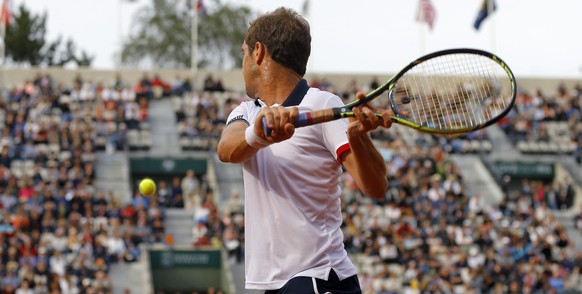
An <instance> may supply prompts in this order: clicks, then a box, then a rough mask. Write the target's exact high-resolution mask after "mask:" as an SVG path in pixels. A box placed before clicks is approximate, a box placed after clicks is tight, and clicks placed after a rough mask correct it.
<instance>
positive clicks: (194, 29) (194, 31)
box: [190, 0, 200, 81]
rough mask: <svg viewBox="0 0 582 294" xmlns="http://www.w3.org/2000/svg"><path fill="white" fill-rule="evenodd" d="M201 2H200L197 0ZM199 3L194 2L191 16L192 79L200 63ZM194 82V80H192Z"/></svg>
mask: <svg viewBox="0 0 582 294" xmlns="http://www.w3.org/2000/svg"><path fill="white" fill-rule="evenodd" d="M197 1H200V0H197ZM197 1H192V2H193V3H192V9H191V10H192V11H191V16H190V18H191V19H190V25H191V28H190V33H191V36H190V42H191V43H192V44H191V47H192V52H191V53H190V54H191V55H190V63H191V64H190V67H191V69H192V79H194V76H195V75H196V72H197V71H198V62H197V60H198V59H197V54H198V3H197ZM192 81H193V80H192Z"/></svg>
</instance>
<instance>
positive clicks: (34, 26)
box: [5, 4, 93, 66]
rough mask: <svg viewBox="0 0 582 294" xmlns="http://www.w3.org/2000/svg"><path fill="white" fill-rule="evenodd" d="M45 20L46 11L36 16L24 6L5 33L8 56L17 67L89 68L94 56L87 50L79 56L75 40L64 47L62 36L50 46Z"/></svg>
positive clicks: (68, 41) (20, 7) (69, 41)
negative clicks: (67, 66)
mask: <svg viewBox="0 0 582 294" xmlns="http://www.w3.org/2000/svg"><path fill="white" fill-rule="evenodd" d="M46 20H47V14H46V12H45V13H43V14H42V15H33V14H32V13H31V12H30V11H29V10H28V9H27V8H26V7H25V6H24V5H23V4H21V5H20V6H19V8H18V12H17V13H15V14H14V15H13V19H12V22H11V23H10V26H9V27H8V30H7V32H6V39H5V42H6V57H7V58H9V59H10V60H11V61H12V62H14V63H16V64H29V65H32V66H39V65H46V66H65V65H67V64H69V63H71V62H72V63H75V64H76V65H77V66H90V65H91V62H92V61H93V57H92V56H89V55H88V54H87V53H86V52H85V51H80V53H79V52H78V51H79V50H78V49H77V46H76V45H75V42H74V41H73V40H71V39H69V40H67V42H66V43H65V44H63V45H61V43H62V37H61V36H59V37H57V39H56V40H54V41H52V42H48V43H47V41H46V39H45V35H46ZM78 54H79V55H78Z"/></svg>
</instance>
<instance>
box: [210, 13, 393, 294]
mask: <svg viewBox="0 0 582 294" xmlns="http://www.w3.org/2000/svg"><path fill="white" fill-rule="evenodd" d="M242 53H243V65H242V71H243V75H244V81H245V88H246V94H247V95H248V96H249V97H251V98H253V100H252V101H247V102H243V103H241V104H240V105H239V106H238V107H236V108H235V109H234V110H233V111H232V112H231V114H230V115H229V118H228V121H227V125H226V127H225V129H224V131H223V132H222V136H221V138H220V142H219V144H218V147H217V153H218V156H219V158H220V160H222V161H224V162H232V163H242V167H243V178H244V192H245V228H246V229H245V271H246V288H248V289H258V290H264V291H266V292H265V293H298V294H309V293H361V289H360V285H359V281H358V277H357V273H356V268H355V267H354V265H353V264H352V262H351V261H350V260H349V258H348V255H347V252H346V251H345V249H344V246H343V234H342V231H341V229H340V225H341V223H342V214H341V208H340V195H341V193H342V192H341V189H340V175H341V172H342V169H341V168H342V165H343V166H344V167H345V169H346V170H347V171H348V172H349V173H350V174H351V176H352V177H353V178H354V180H355V181H356V183H357V185H358V187H360V188H361V190H362V192H363V193H364V194H365V195H368V196H370V197H375V198H382V197H384V192H385V190H386V188H387V180H386V167H385V164H384V161H383V159H382V157H381V155H380V154H379V152H378V151H377V150H376V148H375V147H374V145H373V144H372V141H371V140H370V138H369V136H368V132H369V131H370V130H373V129H376V128H377V127H379V126H382V127H390V126H391V121H390V119H389V118H388V117H389V116H390V115H391V113H390V112H389V111H384V112H383V118H384V119H379V118H377V117H376V116H375V115H374V113H373V112H374V111H375V110H374V109H373V108H371V107H370V106H364V107H359V108H356V109H354V110H353V111H354V113H355V115H356V117H355V118H350V119H349V120H348V119H342V120H335V121H332V122H328V123H323V124H318V125H314V126H309V127H304V128H298V129H295V128H294V126H293V124H292V123H293V121H294V119H295V118H296V117H297V115H298V113H299V111H304V110H305V111H306V110H309V111H313V110H318V109H323V108H330V107H337V106H341V105H343V104H342V101H341V99H340V98H339V97H338V96H336V95H335V94H332V93H329V92H325V91H321V90H319V89H317V88H310V87H309V86H308V84H307V81H306V80H305V79H303V76H304V75H305V71H306V66H307V60H308V59H309V55H310V53H311V35H310V28H309V24H308V22H307V21H306V20H305V19H303V18H302V17H301V16H300V15H299V14H298V13H296V12H295V11H293V10H291V9H287V8H283V7H282V8H278V9H276V10H275V11H272V12H270V13H266V14H264V15H262V16H259V17H258V18H257V19H256V20H254V21H253V22H252V23H251V24H250V27H249V28H248V31H247V33H246V37H245V40H244V42H243V45H242ZM358 95H359V97H362V96H363V93H359V94H358ZM263 117H266V119H267V125H268V127H269V128H271V129H272V132H271V134H270V135H269V136H266V135H265V134H264V130H263V123H262V118H263Z"/></svg>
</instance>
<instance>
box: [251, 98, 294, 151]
mask: <svg viewBox="0 0 582 294" xmlns="http://www.w3.org/2000/svg"><path fill="white" fill-rule="evenodd" d="M298 115H299V110H298V109H297V107H289V108H286V107H284V106H277V107H264V108H263V109H262V110H261V112H260V113H259V115H258V117H257V119H256V120H255V133H257V134H260V136H261V137H262V138H264V139H265V140H267V141H268V142H269V143H277V142H281V141H285V140H287V139H289V138H291V137H292V136H293V134H294V133H295V125H294V124H293V123H294V122H295V119H296V118H297V116H298ZM263 117H265V118H266V119H267V127H269V129H270V130H271V133H270V134H269V135H268V136H267V135H266V134H265V130H264V128H263Z"/></svg>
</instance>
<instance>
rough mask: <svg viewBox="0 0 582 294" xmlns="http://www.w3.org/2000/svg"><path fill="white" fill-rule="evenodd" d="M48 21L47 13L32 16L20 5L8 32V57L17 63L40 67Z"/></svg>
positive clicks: (6, 40) (6, 39) (6, 41)
mask: <svg viewBox="0 0 582 294" xmlns="http://www.w3.org/2000/svg"><path fill="white" fill-rule="evenodd" d="M46 19H47V16H46V12H45V13H44V14H42V15H32V14H31V13H30V11H28V10H27V9H26V7H25V6H24V5H20V6H19V7H18V12H17V13H14V14H13V19H12V22H11V23H10V25H9V27H8V30H7V31H6V37H5V40H4V42H5V44H6V57H7V58H10V59H11V60H12V61H13V62H15V63H29V64H30V65H33V66H36V65H39V64H40V63H41V62H42V59H43V57H42V54H41V49H42V48H43V47H44V45H45V34H46V29H45V25H46Z"/></svg>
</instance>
